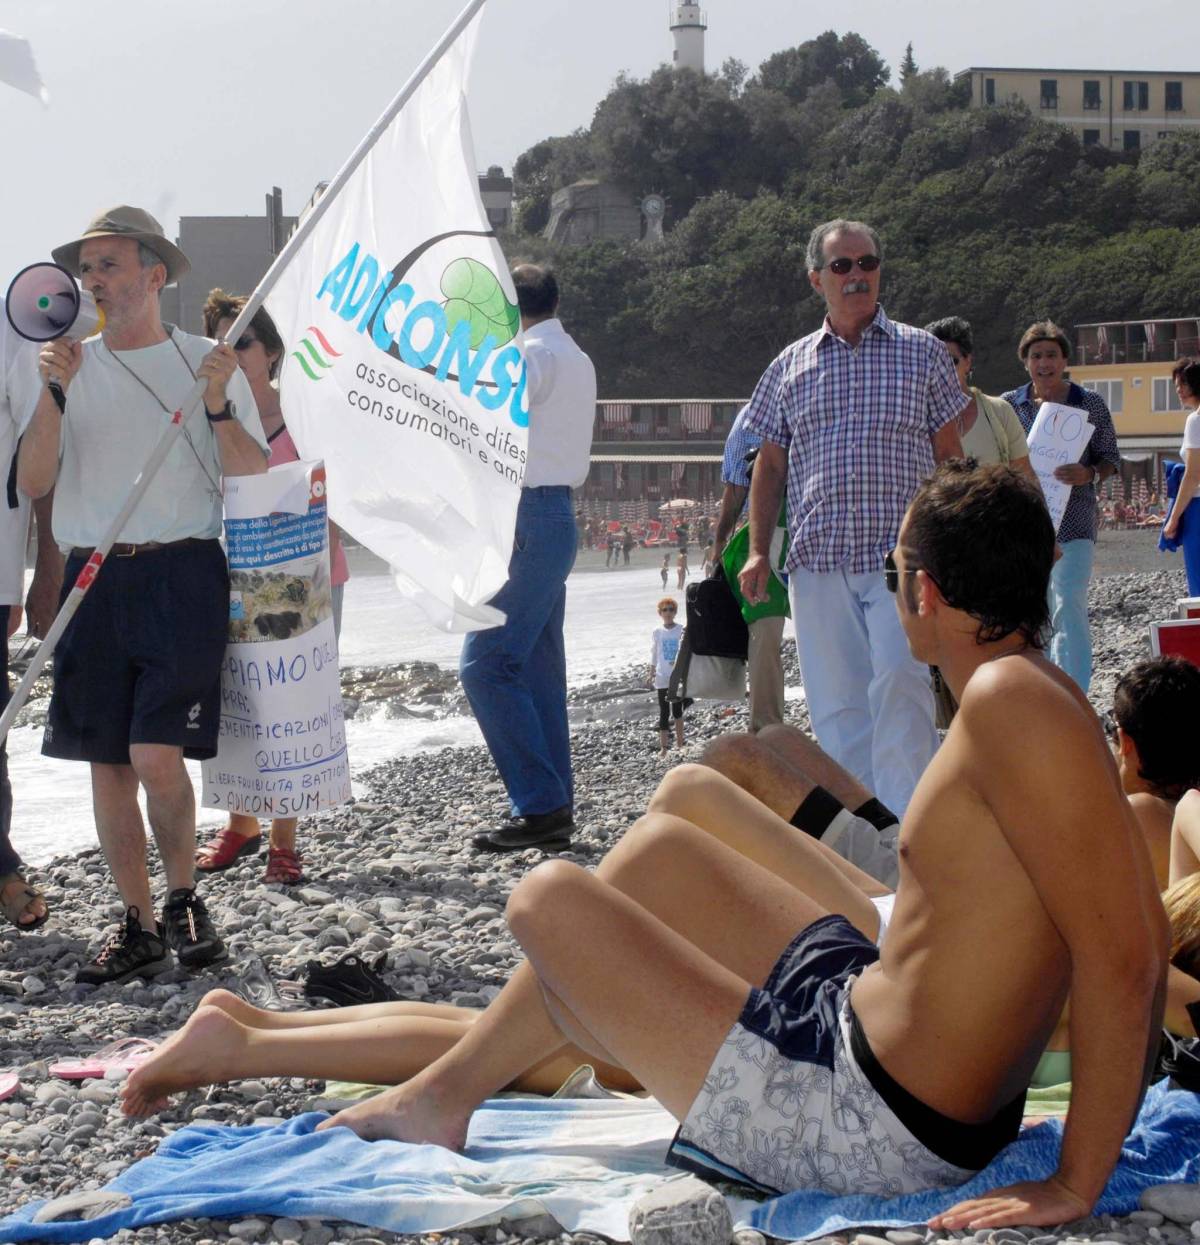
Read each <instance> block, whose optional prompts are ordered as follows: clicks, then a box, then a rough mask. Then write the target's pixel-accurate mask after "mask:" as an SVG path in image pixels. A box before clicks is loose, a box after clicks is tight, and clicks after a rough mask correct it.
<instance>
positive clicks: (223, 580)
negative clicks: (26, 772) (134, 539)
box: [42, 540, 229, 765]
mask: <svg viewBox="0 0 1200 1245" xmlns="http://www.w3.org/2000/svg"><path fill="white" fill-rule="evenodd" d="M85 560H86V559H84V558H82V557H77V556H75V555H72V556H71V557H70V558H68V559H67V566H66V572H65V574H64V576H63V600H65V599H66V597H67V594H68V593H69V592H70V590H71V588H73V587H74V585H75V579H76V576H77V575H78V574H79V571H80V569H81V568H82V567H83V564H84V562H85ZM228 627H229V570H228V567H227V566H226V563H225V553H224V551H223V550H222V548H221V545H220V542H219V541H216V540H190V541H181V542H179V543H176V544H172V545H164V546H163V547H162V548H161V549H152V550H149V551H148V552H142V553H137V554H135V555H134V556H133V557H118V556H116V555H110V556H109V557H108V558H106V559H105V561H104V565H103V566H102V567H101V568H100V572H99V574H98V575H97V576H96V581H95V583H93V584H92V587H91V589H90V590H89V592H88V594H87V596H86V597H84V599H83V604H82V605H81V606H80V607H79V609H78V610H77V611H76V613H75V616H74V618H72V619H71V622H70V624H69V625H68V626H67V629H66V631H64V632H63V636H62V639H61V640H60V641H59V644H58V648H57V649H56V650H55V652H54V695H53V696H52V697H51V700H50V714H49V717H48V719H47V721H46V731H45V735H44V736H43V739H42V753H43V754H44V755H45V756H51V757H61V758H62V759H64V760H68V761H94V762H96V763H98V764H102V765H128V764H129V745H130V744H167V745H170V746H173V747H177V748H182V749H183V754H184V756H186V757H190V758H191V759H193V760H196V761H204V760H208V759H209V758H210V757H213V756H216V753H217V731H218V728H219V726H220V713H221V662H222V659H223V658H224V655H225V639H226V634H227V632H228Z"/></svg>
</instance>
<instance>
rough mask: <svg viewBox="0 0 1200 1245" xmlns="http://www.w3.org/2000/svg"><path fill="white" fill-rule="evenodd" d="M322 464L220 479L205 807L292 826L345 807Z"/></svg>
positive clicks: (346, 781) (346, 779) (346, 773)
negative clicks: (218, 621)
mask: <svg viewBox="0 0 1200 1245" xmlns="http://www.w3.org/2000/svg"><path fill="white" fill-rule="evenodd" d="M328 532H329V519H328V514H327V511H326V508H325V467H324V465H323V464H322V463H319V462H318V463H305V462H298V463H285V464H283V465H282V466H279V467H273V468H272V469H271V470H270V471H269V472H268V473H267V474H266V475H257V476H239V477H236V478H231V479H227V480H226V481H225V540H226V544H227V546H228V552H229V579H230V592H229V643H228V645H227V646H226V649H225V665H224V667H223V669H222V671H221V734H220V741H219V743H218V748H217V755H216V757H215V758H214V759H213V760H211V761H206V762H205V763H204V766H203V778H204V805H205V807H206V808H223V809H228V810H229V811H230V812H233V813H247V814H249V815H250V816H257V817H299V816H303V815H304V814H306V813H315V812H317V811H318V810H320V809H323V808H332V807H333V806H334V805H336V804H341V803H343V802H344V801H345V800H348V799H349V798H350V763H349V761H348V759H347V756H346V730H345V722H344V719H343V716H342V694H341V686H340V681H339V678H338V659H337V642H336V640H335V638H334V631H333V604H332V590H331V587H330V579H329V537H328Z"/></svg>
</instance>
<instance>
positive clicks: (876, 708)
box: [789, 568, 938, 816]
mask: <svg viewBox="0 0 1200 1245" xmlns="http://www.w3.org/2000/svg"><path fill="white" fill-rule="evenodd" d="M789 591H790V594H791V599H792V618H793V620H794V622H795V626H796V649H797V652H798V654H799V657H800V677H801V678H802V680H803V681H804V693H805V696H806V698H807V700H808V710H809V714H810V715H811V717H812V726H813V733H814V734H815V735H816V737H817V742H818V743H819V744H820V745H821V747H822V748H823V749H824V750H825V751H826V752H828V753H829V755H830V756H831V757H833V759H834V760H835V761H837V762H838V764H839V765H841V766H842V767H843V768H845V769H847V770H849V771H850V773H851V774H853V775H854V777H855V778H857V779H858V780H859V782H861V783H862V784H863V786H865V787H866V788H867V789H868V790H869V791H871V792H873V793H874V795H875V796H877V797H878V798H879V799H880V800H882V801H883V803H884V804H886V805H887V806H888V808H890V809H892V811H893V812H895V813H896V815H897V816H903V814H904V810H905V809H906V808H907V807H908V802H909V800H910V799H911V798H912V793H913V789H914V788H915V787H916V785H917V780H918V779H919V778H920V777H921V775H922V774H923V773H924V771H925V767H926V766H927V765H928V764H929V762H930V761H931V760H932V759H933V754H934V753H935V752H936V751H937V746H938V735H937V730H936V728H935V726H934V705H933V689H932V687H931V684H930V680H929V668H928V667H927V666H925V665H924V664H923V663H921V662H919V661H917V660H915V659H914V657H913V656H912V654H911V653H910V652H909V650H908V641H907V639H905V636H904V631H903V628H902V627H901V626H900V619H899V617H898V616H897V614H896V598H895V597H894V596H893V595H892V594H891V593H890V592H888V590H887V585H886V584H885V583H884V579H883V570H882V568H881V569H880V570H878V571H871V572H868V573H866V574H861V575H855V574H851V573H849V572H847V571H832V572H829V573H827V574H815V573H814V572H812V571H804V570H796V571H792V572H791V574H790V577H789Z"/></svg>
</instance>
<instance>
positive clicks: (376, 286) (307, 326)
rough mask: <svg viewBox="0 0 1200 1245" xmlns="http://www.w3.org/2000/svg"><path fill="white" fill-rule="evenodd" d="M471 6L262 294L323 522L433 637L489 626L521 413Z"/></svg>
mask: <svg viewBox="0 0 1200 1245" xmlns="http://www.w3.org/2000/svg"><path fill="white" fill-rule="evenodd" d="M478 23H479V19H478V16H476V17H475V19H474V20H473V21H472V22H471V23H470V25H469V26H468V27H467V29H466V30H465V32H464V33H463V35H462V36H460V37H459V38H458V39H457V40H455V42H454V43H453V44H451V46H450V48H449V50H448V51H447V52H446V53H445V54H444V55H443V56H442V57H441V59H440V60H439V61H438V62H437V64H436V65H435V66H434V67H433V69H432V70H431V71H430V73H429V74H428V75H427V76H426V77H425V79H424V80H423V81H422V82H421V84H420V85H419V86H418V87H417V89H416V91H415V92H414V94H413V95H412V96H411V97H410V98H409V100H408V102H407V103H406V104H405V105H404V107H403V108H401V110H400V111H399V113H398V114H397V115H396V117H395V118H394V119H393V120H392V122H391V123H390V125H388V127H387V129H386V130H385V131H384V132H383V133H382V134H381V135H380V137H379V138H378V140H377V141H376V142H375V144H374V145H373V146H372V147H371V149H370V151H369V152H368V153H367V155H366V157H365V159H363V161H362V162H361V163H360V164H359V165H358V166H357V167H356V168H355V170H354V172H353V173H352V174H351V175H350V178H349V180H348V181H347V182H346V184H345V186H344V188H343V189H342V191H341V192H340V194H338V196H337V199H336V201H335V202H333V203H331V204H329V205H328V207H327V210H326V211H325V214H324V216H323V217H322V218H321V220H319V221H318V222H317V224H316V227H315V228H314V230H313V232H312V234H311V235H310V236H309V237H308V238H307V239H306V240H305V242H304V243H303V245H302V246H300V248H299V250H298V251H297V253H296V255H295V257H294V258H293V259H292V260H291V262H289V263H288V264H287V266H286V268H285V269H284V270H283V273H282V275H281V276H280V278H279V281H278V284H276V286H275V287H274V289H273V290H272V291H271V292H270V294H269V295H268V297H267V308H268V310H269V311H270V313H271V315H272V317H273V318H274V320H275V323H276V324H277V326H278V328H279V331H280V333H281V335H282V336H283V340H284V342H285V346H286V351H287V353H286V354H285V358H284V365H283V369H282V372H281V380H280V396H281V399H282V403H283V413H284V418H285V419H286V420H287V425H288V429H289V431H290V432H291V434H292V437H293V438H294V440H295V442H296V445H297V447H298V448H299V450H300V453H301V456H302V457H304V458H307V459H317V458H321V459H324V460H325V465H326V470H327V472H328V483H329V509H330V514H331V516H332V518H333V521H334V522H335V523H337V524H338V525H339V526H340V527H342V528H344V529H345V530H346V531H347V532H349V533H350V534H351V535H352V536H353V537H354V538H355V539H356V540H359V541H361V542H362V544H364V545H366V546H367V547H368V548H369V549H371V550H373V551H374V552H375V553H377V554H378V555H379V556H380V557H382V558H384V559H386V561H387V562H388V563H389V565H390V566H391V567H392V569H393V571H394V572H395V574H396V581H397V583H398V585H399V586H400V588H401V590H402V591H404V592H405V594H406V595H409V596H411V597H412V598H414V599H415V600H416V601H417V602H418V603H419V604H420V605H421V607H422V608H423V609H424V610H425V612H426V613H427V614H428V615H429V617H430V618H431V619H432V621H433V622H435V623H436V624H437V625H438V626H440V627H442V628H443V629H445V630H447V631H469V630H472V629H475V628H479V627H488V626H495V625H496V624H497V623H499V622H501V621H503V615H502V614H501V613H500V612H499V611H497V610H495V609H493V608H491V607H490V606H488V605H486V604H485V603H486V602H487V600H488V599H489V598H490V597H492V596H493V595H494V594H495V593H496V592H497V591H498V590H499V589H500V587H501V586H502V585H503V584H504V582H505V580H506V579H507V577H508V561H509V556H510V554H511V552H512V538H513V529H514V527H515V524H516V510H517V503H518V501H519V499H520V489H521V481H522V479H523V478H524V473H525V454H526V445H527V440H528V434H527V429H528V424H529V410H528V404H527V401H526V391H525V361H524V356H523V353H522V348H521V334H520V320H519V316H518V313H517V308H516V295H515V291H514V289H513V285H512V281H511V280H510V278H509V275H508V268H507V265H506V263H505V260H504V256H503V254H502V253H501V251H500V248H499V245H498V244H497V242H496V239H495V236H494V234H493V231H492V228H491V225H490V224H489V222H488V219H487V215H486V213H485V212H484V209H483V204H482V203H481V201H480V198H479V183H478V180H477V175H476V171H475V154H474V146H473V144H472V141H471V132H470V125H469V122H468V119H467V106H466V98H465V95H464V88H465V84H466V77H467V71H468V67H469V64H470V58H471V49H472V47H473V45H474V38H475V33H476V30H477V28H478Z"/></svg>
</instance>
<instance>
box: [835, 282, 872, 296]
mask: <svg viewBox="0 0 1200 1245" xmlns="http://www.w3.org/2000/svg"><path fill="white" fill-rule="evenodd" d="M870 289H871V285H870V282H868V281H847V282H846V284H845V285H843V286H842V293H843V294H866V293H867V292H868V291H869V290H870Z"/></svg>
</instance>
